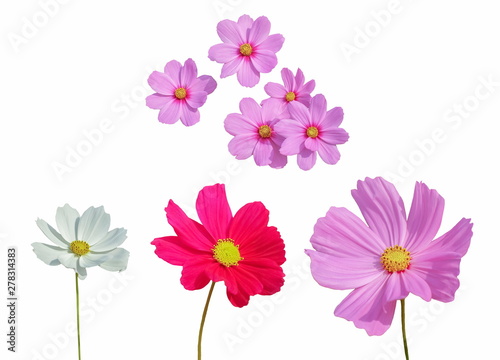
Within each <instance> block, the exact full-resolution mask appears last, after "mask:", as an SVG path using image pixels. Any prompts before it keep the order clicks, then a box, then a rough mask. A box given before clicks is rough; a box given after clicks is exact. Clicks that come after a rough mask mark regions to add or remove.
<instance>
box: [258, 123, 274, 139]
mask: <svg viewBox="0 0 500 360" xmlns="http://www.w3.org/2000/svg"><path fill="white" fill-rule="evenodd" d="M272 132H273V130H272V129H271V128H270V127H269V125H262V126H261V127H260V128H259V135H260V137H261V138H268V137H271V133H272Z"/></svg>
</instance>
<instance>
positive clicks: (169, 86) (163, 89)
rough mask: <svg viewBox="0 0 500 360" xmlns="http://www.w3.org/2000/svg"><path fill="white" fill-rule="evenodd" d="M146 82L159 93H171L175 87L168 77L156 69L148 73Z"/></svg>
mask: <svg viewBox="0 0 500 360" xmlns="http://www.w3.org/2000/svg"><path fill="white" fill-rule="evenodd" d="M148 84H149V86H151V88H152V89H153V90H154V91H156V92H157V93H160V94H161V95H172V94H173V93H174V91H175V89H176V88H177V86H176V85H175V84H174V83H173V82H172V80H171V79H170V77H168V76H167V75H165V74H164V73H161V72H158V71H153V72H152V73H151V75H149V78H148Z"/></svg>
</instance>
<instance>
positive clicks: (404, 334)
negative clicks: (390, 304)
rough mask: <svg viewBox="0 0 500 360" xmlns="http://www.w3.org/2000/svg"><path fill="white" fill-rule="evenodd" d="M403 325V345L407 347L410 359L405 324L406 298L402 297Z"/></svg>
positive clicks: (406, 352) (406, 350)
mask: <svg viewBox="0 0 500 360" xmlns="http://www.w3.org/2000/svg"><path fill="white" fill-rule="evenodd" d="M401 327H402V328H403V345H404V347H405V357H406V360H410V356H409V355H408V344H407V342H406V325H405V299H401Z"/></svg>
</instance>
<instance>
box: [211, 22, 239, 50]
mask: <svg viewBox="0 0 500 360" xmlns="http://www.w3.org/2000/svg"><path fill="white" fill-rule="evenodd" d="M217 34H219V37H220V38H221V40H222V41H223V42H225V43H231V44H234V45H236V46H240V45H241V44H244V43H245V39H243V38H242V37H241V34H240V26H239V25H238V24H237V23H235V22H234V21H231V20H222V21H220V22H219V23H218V24H217Z"/></svg>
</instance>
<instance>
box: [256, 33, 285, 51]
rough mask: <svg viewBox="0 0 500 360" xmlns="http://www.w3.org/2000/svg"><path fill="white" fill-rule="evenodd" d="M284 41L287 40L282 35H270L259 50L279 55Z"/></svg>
mask: <svg viewBox="0 0 500 360" xmlns="http://www.w3.org/2000/svg"><path fill="white" fill-rule="evenodd" d="M284 41H285V38H284V37H283V35H281V34H273V35H269V36H268V38H267V39H266V40H264V42H262V43H261V44H260V45H259V49H266V50H269V51H272V52H273V53H277V52H278V51H280V50H281V47H282V46H283V42H284Z"/></svg>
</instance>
